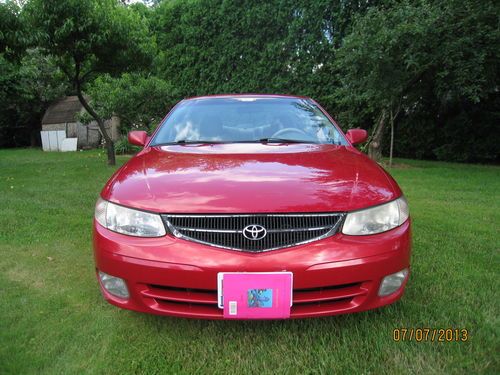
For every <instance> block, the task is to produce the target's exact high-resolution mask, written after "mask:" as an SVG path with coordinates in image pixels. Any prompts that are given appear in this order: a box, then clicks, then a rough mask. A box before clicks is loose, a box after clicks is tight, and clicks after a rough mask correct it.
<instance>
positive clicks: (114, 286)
mask: <svg viewBox="0 0 500 375" xmlns="http://www.w3.org/2000/svg"><path fill="white" fill-rule="evenodd" d="M99 278H100V279H101V284H102V286H103V287H104V289H106V290H107V291H108V292H109V293H111V294H112V295H114V296H116V297H120V298H128V297H129V294H128V289H127V284H125V280H123V279H120V278H119V277H115V276H111V275H108V274H107V273H104V272H101V271H99Z"/></svg>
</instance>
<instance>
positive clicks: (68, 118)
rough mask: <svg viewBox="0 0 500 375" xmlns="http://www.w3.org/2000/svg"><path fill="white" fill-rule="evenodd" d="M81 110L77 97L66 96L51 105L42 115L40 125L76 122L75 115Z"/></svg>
mask: <svg viewBox="0 0 500 375" xmlns="http://www.w3.org/2000/svg"><path fill="white" fill-rule="evenodd" d="M81 110H82V105H81V103H80V101H79V100H78V97H77V96H66V97H64V98H62V99H59V100H58V101H57V102H55V103H53V104H52V105H51V106H50V107H49V108H48V109H47V110H46V111H45V114H44V115H43V118H42V125H47V124H63V123H66V122H76V121H77V120H76V115H77V114H78V113H79V112H80V111H81Z"/></svg>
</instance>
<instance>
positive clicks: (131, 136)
mask: <svg viewBox="0 0 500 375" xmlns="http://www.w3.org/2000/svg"><path fill="white" fill-rule="evenodd" d="M147 141H148V133H146V132H145V131H144V130H135V131H133V132H129V133H128V142H129V143H130V144H131V145H136V146H141V147H144V145H145V144H146V143H147Z"/></svg>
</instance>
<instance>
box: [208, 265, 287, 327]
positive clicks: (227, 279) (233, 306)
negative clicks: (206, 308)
mask: <svg viewBox="0 0 500 375" xmlns="http://www.w3.org/2000/svg"><path fill="white" fill-rule="evenodd" d="M217 281H218V298H219V300H218V302H219V307H220V308H222V309H224V318H227V319H286V318H289V317H290V307H291V306H292V281H293V274H292V273H291V272H220V273H219V274H218V275H217Z"/></svg>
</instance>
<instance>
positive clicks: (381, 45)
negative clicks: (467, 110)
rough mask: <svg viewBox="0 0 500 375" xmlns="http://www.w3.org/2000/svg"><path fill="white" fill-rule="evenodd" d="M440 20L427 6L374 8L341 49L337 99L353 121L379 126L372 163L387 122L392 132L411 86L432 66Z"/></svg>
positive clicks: (375, 130) (370, 147)
mask: <svg viewBox="0 0 500 375" xmlns="http://www.w3.org/2000/svg"><path fill="white" fill-rule="evenodd" d="M437 17H438V15H437V13H436V12H435V10H434V9H433V8H432V7H430V6H429V5H428V4H425V3H421V4H418V5H413V4H409V3H401V4H399V5H397V6H394V7H392V8H389V9H386V8H384V7H379V8H372V9H370V10H368V12H367V13H366V14H365V15H363V16H361V17H359V18H358V19H357V20H356V21H355V23H354V25H353V28H352V32H351V33H350V34H349V35H348V36H347V37H346V39H345V40H344V43H343V45H342V47H341V48H340V49H339V50H338V53H337V61H336V64H337V67H338V76H339V80H340V82H341V86H340V87H339V88H338V89H337V92H336V96H337V99H338V102H339V103H340V104H341V105H342V106H343V107H344V108H346V111H345V113H344V116H345V117H347V118H348V119H349V120H348V121H349V123H351V124H356V123H360V122H363V121H366V119H367V118H368V119H371V121H373V122H374V123H375V125H374V126H373V127H372V134H371V139H370V143H369V145H368V153H369V155H370V156H371V157H372V158H373V159H374V160H377V161H378V160H380V158H381V152H382V141H383V136H384V131H385V128H386V124H387V123H388V122H389V124H390V125H391V129H393V126H394V120H395V119H396V117H397V115H398V113H399V112H400V110H401V106H402V105H404V102H405V101H408V100H409V98H408V95H409V94H410V93H411V90H412V88H413V87H414V85H416V84H417V83H419V81H420V80H421V79H422V78H423V76H424V75H425V74H426V73H427V72H428V70H429V68H430V67H431V66H432V65H433V63H434V60H433V58H434V57H433V56H432V54H430V53H429V52H430V51H432V50H433V47H432V44H433V43H435V42H436V38H435V35H433V31H434V26H435V23H436V20H437ZM391 133H393V130H392V131H391Z"/></svg>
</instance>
